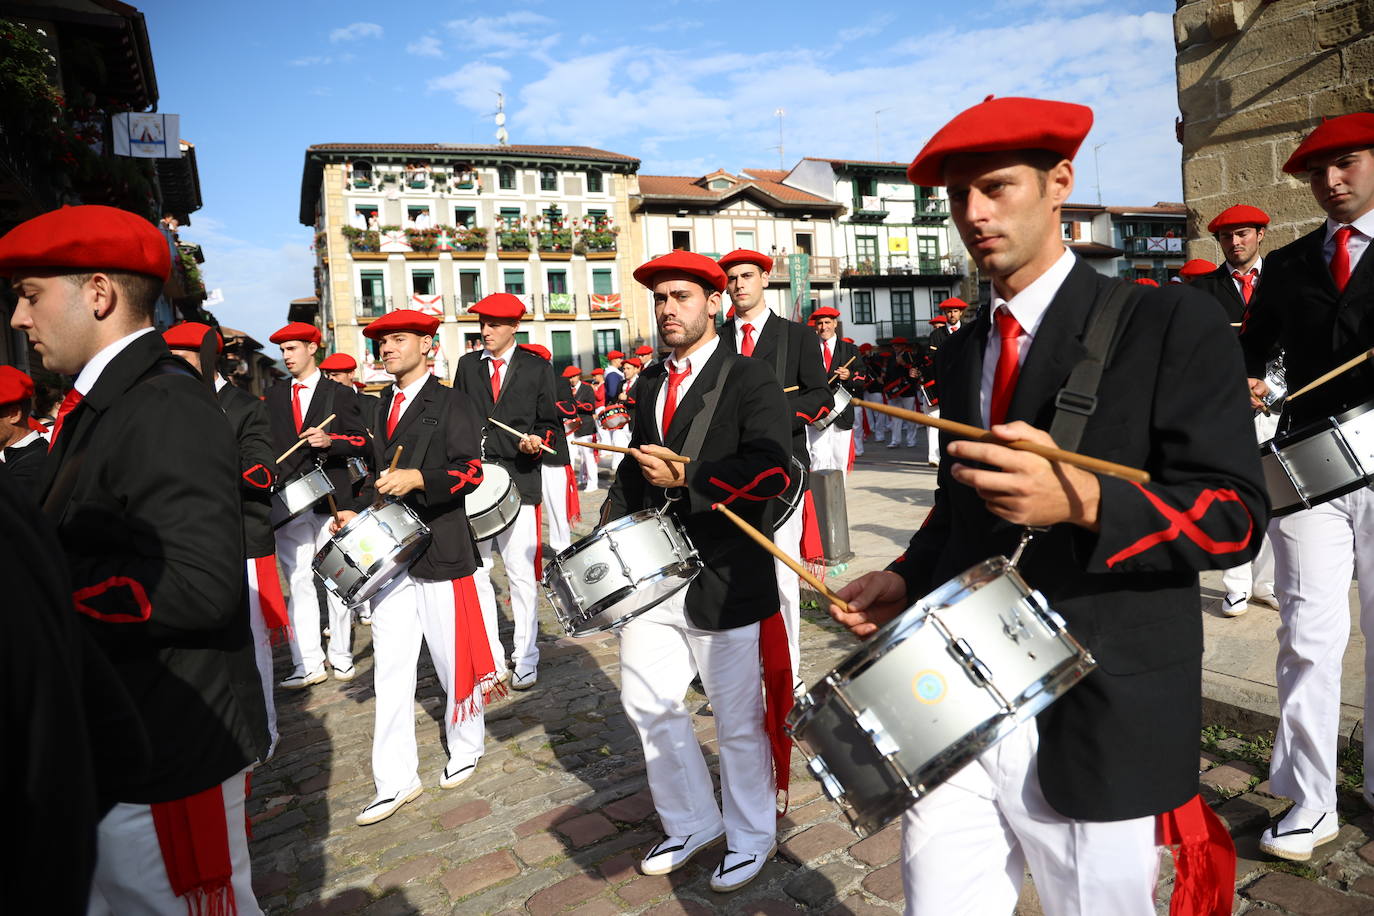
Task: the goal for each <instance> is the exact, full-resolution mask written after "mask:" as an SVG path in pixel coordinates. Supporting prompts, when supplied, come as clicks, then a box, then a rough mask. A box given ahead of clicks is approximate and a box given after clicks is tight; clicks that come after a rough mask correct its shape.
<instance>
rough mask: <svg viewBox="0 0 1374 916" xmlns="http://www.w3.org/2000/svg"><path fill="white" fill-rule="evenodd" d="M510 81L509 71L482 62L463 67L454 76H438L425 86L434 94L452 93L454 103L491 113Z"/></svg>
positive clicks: (455, 71) (453, 73)
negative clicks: (498, 93) (499, 93)
mask: <svg viewBox="0 0 1374 916" xmlns="http://www.w3.org/2000/svg"><path fill="white" fill-rule="evenodd" d="M509 80H510V72H509V71H507V70H504V69H502V68H501V67H498V66H496V65H495V64H488V63H484V62H482V61H473V62H472V63H469V64H464V65H463V66H461V67H459V68H458V69H457V70H454V71H453V72H452V73H449V74H447V75H445V76H439V77H435V78H434V79H431V80H430V81H429V82H428V83H426V84H425V88H427V89H429V90H430V91H431V92H436V91H437V92H451V93H453V100H454V101H455V102H457V103H458V104H459V105H462V106H463V107H464V108H467V109H470V110H472V111H477V112H487V111H491V110H492V109H493V107H494V106H495V104H496V95H495V94H496V93H497V92H499V91H501V87H502V86H504V85H505V84H506V83H507V82H508V81H509Z"/></svg>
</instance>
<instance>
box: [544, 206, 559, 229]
mask: <svg viewBox="0 0 1374 916" xmlns="http://www.w3.org/2000/svg"><path fill="white" fill-rule="evenodd" d="M562 218H563V211H562V210H560V209H559V208H558V205H557V204H554V205H553V206H550V207H546V208H545V209H544V219H545V220H547V221H548V222H549V224H550V225H552V224H553V223H554V222H556V221H557V220H560V219H562Z"/></svg>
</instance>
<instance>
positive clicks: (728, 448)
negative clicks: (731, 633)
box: [601, 335, 814, 630]
mask: <svg viewBox="0 0 1374 916" xmlns="http://www.w3.org/2000/svg"><path fill="white" fill-rule="evenodd" d="M813 339H814V335H813ZM722 343H723V342H722ZM729 352H730V351H729V350H728V348H726V347H724V346H717V347H716V351H715V353H713V354H712V355H711V358H710V359H709V360H708V361H707V363H706V365H705V366H704V367H703V368H702V371H701V377H700V378H697V379H695V380H693V382H692V385H691V387H690V388H688V389H687V393H686V395H684V396H683V398H682V403H680V404H679V405H678V406H677V408H676V410H675V412H674V414H673V425H672V428H671V429H670V430H669V431H668V441H667V442H666V443H665V442H664V441H663V439H662V437H661V435H660V433H659V429H658V417H657V415H656V407H657V403H658V393H659V390H660V389H661V388H662V387H663V384H664V377H665V376H666V374H667V370H666V369H665V368H664V365H665V364H664V363H662V362H657V363H654V364H653V365H652V366H650V367H649V368H647V369H645V370H644V371H643V372H642V373H641V374H640V376H639V381H638V382H636V388H637V395H636V401H637V403H636V405H635V415H636V419H635V432H634V435H633V436H631V438H630V445H631V446H632V447H637V446H639V445H642V444H645V443H648V444H653V445H666V446H667V447H668V448H670V449H672V450H674V451H676V452H679V453H681V450H682V449H683V448H684V446H685V443H686V440H687V436H688V433H689V431H690V430H691V427H692V420H693V418H695V417H696V416H697V415H698V414H699V413H701V410H702V408H703V407H704V406H705V397H706V394H707V393H708V392H709V391H711V389H712V388H713V387H714V386H715V384H716V380H717V379H718V378H719V377H720V372H721V367H722V365H723V364H724V362H725V357H726V354H728V353H729ZM789 414H790V411H789V410H788V409H787V401H786V399H785V398H784V397H783V396H782V392H781V391H780V390H779V388H778V383H777V379H776V377H775V376H774V375H773V370H772V369H771V368H770V367H769V366H768V365H767V364H766V363H764V362H762V361H760V360H756V359H743V358H736V359H735V361H734V367H733V368H732V369H731V371H730V375H729V377H728V379H727V381H726V384H725V388H724V390H723V391H722V392H721V395H720V400H719V401H718V402H717V404H716V410H715V413H714V414H713V415H712V417H711V426H710V429H709V430H708V432H707V434H706V439H705V441H704V442H703V443H702V446H701V453H700V454H698V455H689V456H688V457H690V458H691V459H692V461H691V463H690V464H687V465H684V470H685V471H686V478H687V484H686V491H687V492H686V494H685V498H683V499H681V500H679V501H678V502H675V503H673V505H672V508H671V509H670V510H669V511H670V512H672V513H673V515H674V517H676V518H677V519H678V521H680V522H681V523H682V524H683V526H684V527H685V528H686V530H687V536H688V537H689V538H691V541H692V543H693V544H694V545H696V548H697V551H698V552H699V553H700V555H701V560H702V562H703V563H704V564H705V567H704V568H703V569H702V571H701V573H700V575H698V576H697V577H696V578H695V579H694V580H692V584H691V585H689V586H688V587H687V603H686V607H687V616H688V617H690V618H691V620H692V624H693V625H694V626H697V627H701V628H702V629H706V630H729V629H732V628H734V627H742V626H745V625H747V624H751V623H755V622H757V621H760V620H763V619H764V618H765V617H768V616H769V615H771V614H773V613H774V612H776V611H777V609H778V589H777V582H776V580H775V577H774V576H773V574H772V570H773V558H772V555H771V554H769V553H768V552H767V551H765V550H764V549H763V548H761V547H759V546H758V545H757V544H755V543H754V542H753V541H752V540H750V539H749V538H748V537H747V536H746V535H745V534H744V533H743V532H741V531H740V530H739V529H738V528H737V527H735V525H734V523H733V522H731V521H730V520H729V519H728V518H726V517H725V516H724V515H723V514H721V513H720V512H716V511H713V510H712V509H711V506H712V505H713V504H714V503H717V502H720V503H725V504H726V505H728V506H729V507H730V509H732V510H733V511H734V512H735V513H736V514H738V515H739V516H740V517H741V518H743V519H744V520H745V521H747V522H749V523H750V524H751V525H753V526H754V527H756V528H759V529H761V530H763V531H771V530H772V527H771V526H772V521H771V520H772V517H773V503H774V501H775V500H774V499H773V497H776V496H778V495H780V494H782V493H783V492H785V491H786V489H787V485H788V482H789V480H788V472H789V462H788V456H787V444H786V443H787V436H788V426H789V424H790V420H789ZM736 494H738V495H736ZM664 501H665V491H664V490H663V489H662V488H660V487H655V486H650V485H649V484H648V482H646V481H645V480H644V475H643V474H642V473H641V472H640V469H639V463H638V462H636V461H632V460H628V459H627V460H625V461H622V462H620V466H619V468H618V469H617V471H616V478H615V482H614V483H613V484H612V485H611V489H610V492H609V493H608V494H607V496H606V503H605V505H604V506H603V508H602V512H601V520H602V523H603V524H604V523H605V522H607V521H609V520H611V519H616V518H621V517H623V516H626V515H629V514H630V513H632V512H637V511H639V510H640V509H653V508H658V507H659V506H661V505H663V503H664ZM761 570H767V571H768V574H767V575H760V571H761Z"/></svg>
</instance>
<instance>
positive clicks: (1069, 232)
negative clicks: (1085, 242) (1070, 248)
mask: <svg viewBox="0 0 1374 916" xmlns="http://www.w3.org/2000/svg"><path fill="white" fill-rule="evenodd" d="M1073 229H1074V223H1073V220H1065V221H1064V222H1062V223H1060V224H1059V237H1060V238H1061V239H1063V240H1064V241H1066V242H1072V241H1073V240H1074V239H1075V238H1076V237H1077V233H1075V232H1074V231H1073Z"/></svg>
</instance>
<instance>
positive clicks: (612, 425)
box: [601, 404, 630, 430]
mask: <svg viewBox="0 0 1374 916" xmlns="http://www.w3.org/2000/svg"><path fill="white" fill-rule="evenodd" d="M629 423H630V411H629V410H628V409H626V407H625V405H623V404H616V405H614V406H612V407H607V408H606V409H605V410H603V411H602V412H601V427H602V428H603V429H607V430H611V429H623V428H624V427H626V426H628V425H629Z"/></svg>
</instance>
